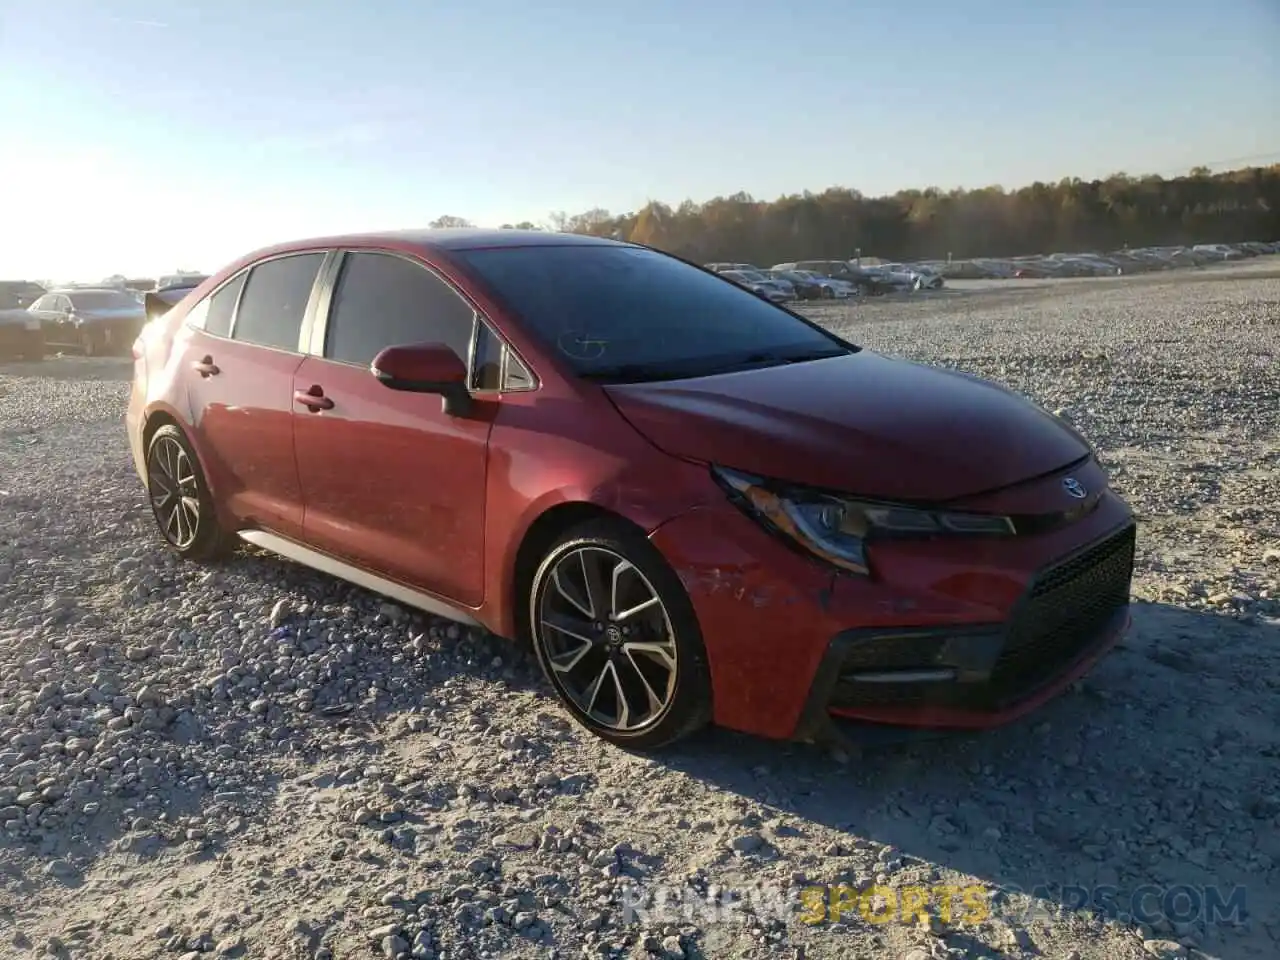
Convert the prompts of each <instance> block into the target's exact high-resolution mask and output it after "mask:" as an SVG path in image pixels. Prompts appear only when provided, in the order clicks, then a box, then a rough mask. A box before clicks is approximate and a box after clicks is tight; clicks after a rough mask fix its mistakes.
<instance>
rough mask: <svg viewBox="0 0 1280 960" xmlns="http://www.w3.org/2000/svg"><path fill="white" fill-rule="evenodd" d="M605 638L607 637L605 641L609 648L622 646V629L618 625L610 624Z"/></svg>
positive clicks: (606, 629) (605, 632)
mask: <svg viewBox="0 0 1280 960" xmlns="http://www.w3.org/2000/svg"><path fill="white" fill-rule="evenodd" d="M604 636H605V640H607V641H608V643H609V646H611V647H620V646H622V628H621V627H620V626H618V625H617V624H616V623H611V624H609V626H608V627H606V628H605V631H604Z"/></svg>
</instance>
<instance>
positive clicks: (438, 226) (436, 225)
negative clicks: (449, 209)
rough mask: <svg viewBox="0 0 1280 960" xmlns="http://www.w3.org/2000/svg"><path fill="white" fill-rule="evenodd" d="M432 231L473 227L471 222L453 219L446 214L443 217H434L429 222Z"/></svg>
mask: <svg viewBox="0 0 1280 960" xmlns="http://www.w3.org/2000/svg"><path fill="white" fill-rule="evenodd" d="M430 226H431V229H432V230H445V229H448V228H450V227H470V226H474V224H472V222H471V221H470V220H468V219H466V218H465V217H455V216H453V215H452V214H448V213H446V214H445V215H444V216H443V217H436V218H435V219H434V220H432V221H431V224H430Z"/></svg>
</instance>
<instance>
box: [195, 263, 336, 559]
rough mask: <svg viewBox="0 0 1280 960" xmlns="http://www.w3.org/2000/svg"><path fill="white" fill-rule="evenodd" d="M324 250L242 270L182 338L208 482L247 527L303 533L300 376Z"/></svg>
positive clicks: (198, 312)
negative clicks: (297, 413) (297, 421)
mask: <svg viewBox="0 0 1280 960" xmlns="http://www.w3.org/2000/svg"><path fill="white" fill-rule="evenodd" d="M324 259H325V253H324V252H314V253H301V254H290V255H286V256H282V257H275V258H272V259H269V260H264V261H261V262H259V263H257V264H255V265H254V266H253V267H250V268H249V269H247V270H245V271H243V272H241V273H240V274H238V275H236V276H235V277H233V278H231V280H229V281H228V282H227V283H225V284H223V285H222V286H221V287H220V288H219V289H218V290H216V291H214V292H213V293H212V294H211V295H210V296H208V297H206V298H205V300H204V301H203V302H202V303H201V304H198V305H197V306H196V307H194V308H193V309H192V311H191V313H190V314H189V315H188V326H187V330H186V331H185V334H184V341H183V342H182V344H181V351H182V358H181V363H182V367H181V372H182V375H183V376H184V377H185V378H186V381H187V384H188V397H189V399H190V403H191V414H192V423H194V424H195V428H196V432H197V440H198V442H199V443H200V446H201V453H202V455H203V456H204V459H205V469H206V471H207V472H208V475H209V481H210V483H211V484H212V485H213V486H214V489H215V490H216V491H217V492H218V495H219V499H220V500H221V501H222V502H223V503H224V504H225V505H226V507H227V509H228V512H229V513H230V514H231V517H230V518H229V519H232V520H234V522H235V523H236V525H237V526H239V527H242V528H243V527H249V528H259V529H264V530H272V531H275V532H276V533H279V534H282V535H284V536H287V537H292V538H294V539H298V538H300V537H301V535H302V492H301V487H300V484H299V481H298V467H297V463H296V461H295V460H294V456H293V374H294V372H295V371H296V370H297V369H298V366H299V365H300V364H301V363H302V352H301V346H300V344H301V343H302V341H303V338H304V337H305V335H306V332H307V331H306V324H307V321H308V319H309V317H310V316H311V311H312V310H313V309H314V308H313V306H312V304H311V302H312V298H313V293H314V291H315V288H316V279H317V277H318V276H319V274H320V267H321V264H322V263H323V262H324Z"/></svg>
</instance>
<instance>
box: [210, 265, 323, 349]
mask: <svg viewBox="0 0 1280 960" xmlns="http://www.w3.org/2000/svg"><path fill="white" fill-rule="evenodd" d="M324 256H325V255H324V254H323V253H303V254H295V255H293V256H288V257H278V258H276V259H274V260H268V261H266V262H265V263H260V264H258V265H257V266H256V267H254V268H253V269H252V270H251V271H250V272H249V278H248V280H246V281H245V286H244V295H243V296H242V297H241V298H240V308H239V310H238V311H237V312H236V317H235V326H234V328H233V329H232V331H231V335H232V337H233V338H234V339H236V340H243V341H245V342H246V343H255V344H258V345H259V346H263V347H273V348H275V349H277V350H290V351H294V352H296V351H297V349H298V336H299V333H300V331H301V330H302V320H303V317H305V316H306V313H307V303H308V301H310V299H311V291H312V289H313V288H314V287H315V282H316V274H317V273H319V271H320V264H321V263H322V262H323V261H324Z"/></svg>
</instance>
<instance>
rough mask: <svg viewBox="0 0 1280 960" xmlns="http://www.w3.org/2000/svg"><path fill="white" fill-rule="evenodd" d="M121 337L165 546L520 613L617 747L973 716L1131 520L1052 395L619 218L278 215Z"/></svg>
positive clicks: (144, 471) (1044, 657)
mask: <svg viewBox="0 0 1280 960" xmlns="http://www.w3.org/2000/svg"><path fill="white" fill-rule="evenodd" d="M637 331H643V335H642V336H639V335H637ZM135 358H136V359H135V364H134V381H133V386H132V392H131V396H130V400H129V405H128V412H127V416H126V423H127V430H128V436H129V443H130V449H131V452H132V456H133V462H134V465H135V467H136V469H137V472H138V474H139V476H140V478H141V479H142V481H143V483H144V484H145V488H146V491H147V495H148V498H149V501H150V504H151V509H152V513H153V516H154V520H155V523H156V529H157V531H158V533H159V534H160V536H161V537H163V539H164V540H165V542H166V543H167V544H168V546H169V548H171V549H172V550H173V551H174V552H175V553H176V554H177V555H178V556H180V557H183V558H188V559H192V560H196V559H199V560H206V561H207V560H212V559H214V558H216V557H218V556H219V555H222V554H225V553H226V551H227V550H228V549H229V548H230V547H231V546H232V545H233V544H235V543H236V542H239V541H241V540H243V541H247V542H249V543H251V544H255V545H257V546H259V547H263V548H266V549H268V550H272V551H275V552H277V553H279V554H282V555H284V556H286V557H290V558H292V559H294V560H295V561H297V562H300V563H302V564H306V565H309V566H312V567H314V568H316V569H318V570H320V571H323V572H325V573H328V574H331V575H336V576H338V577H342V578H345V579H347V580H349V581H352V582H354V583H357V584H360V585H362V586H364V587H365V588H367V589H370V590H374V591H377V592H380V593H382V594H385V595H387V596H390V597H392V598H395V599H396V600H399V601H400V602H402V603H405V604H408V605H411V606H415V607H419V608H421V609H424V610H428V611H431V612H432V613H434V614H436V615H438V616H443V617H448V618H451V619H453V620H455V621H458V622H461V623H463V624H467V625H472V626H478V627H481V628H483V629H487V630H488V631H490V632H492V633H494V634H497V635H498V636H503V637H510V638H512V639H516V640H521V641H524V642H527V643H528V644H529V645H530V646H531V648H532V650H533V652H534V655H535V656H536V657H537V659H538V662H539V664H540V665H541V666H542V669H543V671H544V673H545V675H546V678H547V681H548V683H549V685H550V686H551V688H552V689H553V690H555V692H556V693H557V694H558V695H559V697H560V698H561V701H562V702H563V704H564V707H565V709H566V711H567V712H568V713H569V714H570V715H571V716H572V717H573V718H574V719H575V720H576V721H577V722H578V723H580V724H581V725H582V726H583V727H585V728H586V729H587V730H590V731H591V732H592V733H594V734H596V735H598V736H600V737H601V738H603V739H605V740H607V741H609V742H611V743H614V744H618V745H621V746H623V747H626V748H630V749H651V748H657V747H660V746H663V745H665V744H668V743H671V742H672V741H675V740H678V739H680V738H682V737H685V736H687V735H689V734H690V733H692V732H693V731H695V730H697V729H699V728H700V727H702V726H704V725H705V724H707V723H708V722H714V723H717V724H719V725H722V726H725V727H729V728H732V729H737V730H740V731H744V732H747V733H752V734H756V735H760V736H767V737H777V738H796V739H801V740H814V739H821V738H822V737H823V736H824V735H825V734H827V733H829V732H831V731H832V728H834V727H836V726H837V725H838V724H839V723H841V722H843V721H845V720H859V721H864V722H866V721H870V722H880V723H883V724H897V725H903V724H905V725H908V726H945V727H951V728H956V727H962V728H969V729H974V728H980V727H991V726H996V725H999V724H1003V723H1007V722H1009V721H1011V720H1014V719H1016V718H1018V717H1020V716H1023V715H1025V714H1027V713H1029V712H1030V711H1032V710H1034V709H1036V708H1037V707H1038V706H1039V705H1041V704H1042V703H1044V702H1045V701H1046V700H1048V699H1049V698H1051V697H1052V696H1054V695H1055V694H1056V693H1058V692H1059V691H1061V690H1063V689H1064V688H1066V687H1067V686H1068V685H1069V684H1071V683H1072V682H1073V681H1074V680H1076V679H1077V678H1078V677H1080V676H1081V675H1083V674H1084V673H1086V672H1087V671H1088V670H1090V669H1091V668H1092V666H1093V665H1094V664H1095V663H1096V662H1097V661H1098V659H1099V658H1101V657H1102V656H1104V655H1105V654H1106V652H1107V651H1108V650H1109V649H1111V648H1112V647H1113V646H1114V645H1115V644H1116V643H1117V642H1118V640H1119V639H1120V637H1121V636H1122V635H1123V633H1124V631H1125V629H1126V627H1127V626H1128V623H1129V603H1130V583H1131V578H1132V574H1133V561H1134V551H1135V536H1136V526H1135V522H1134V517H1133V514H1132V512H1131V511H1130V509H1129V508H1128V507H1127V506H1126V504H1125V502H1124V500H1123V499H1122V498H1121V497H1120V496H1119V495H1118V494H1117V493H1116V492H1115V491H1114V490H1113V489H1112V488H1110V486H1109V484H1108V482H1107V476H1106V473H1105V472H1104V470H1103V468H1102V467H1101V466H1100V465H1099V463H1098V462H1097V460H1096V458H1095V456H1094V453H1093V451H1092V449H1091V448H1090V446H1089V444H1088V442H1087V441H1086V440H1085V439H1084V438H1083V437H1082V436H1080V434H1079V433H1077V432H1076V431H1075V430H1074V429H1072V428H1071V427H1070V426H1069V425H1068V424H1067V423H1066V422H1064V421H1062V420H1060V419H1058V418H1057V417H1054V416H1051V415H1050V414H1048V413H1047V412H1045V411H1044V410H1041V409H1040V408H1038V407H1036V406H1035V405H1033V404H1032V403H1031V402H1030V401H1028V400H1026V399H1025V398H1023V397H1021V396H1019V395H1017V394H1015V393H1013V392H1012V391H1010V390H1007V389H1005V388H1003V387H1001V386H999V385H997V384H994V383H990V382H986V381H981V380H978V379H977V378H975V377H971V376H969V375H965V374H961V373H958V372H955V371H952V370H945V369H940V368H936V367H933V366H929V365H925V364H918V363H912V362H909V361H907V360H900V359H895V358H891V357H888V356H882V355H879V354H876V353H873V352H871V351H870V350H865V349H862V348H860V347H859V346H857V345H856V344H853V343H850V342H849V341H846V340H843V339H841V338H839V337H837V336H835V335H833V334H831V333H830V332H828V331H826V330H824V329H823V328H821V327H820V326H818V325H817V324H814V323H811V322H809V321H807V320H804V319H803V318H801V317H798V316H797V315H795V314H793V313H791V312H790V311H787V310H782V309H779V308H777V307H776V306H774V305H772V304H769V303H767V302H765V301H764V300H763V299H761V298H760V297H758V296H753V295H751V294H748V293H747V292H745V291H744V290H742V289H741V288H740V287H738V286H736V285H735V284H733V283H725V282H722V281H721V280H719V279H717V278H716V277H713V276H711V275H710V274H709V273H708V272H707V271H705V270H700V269H697V268H695V267H693V266H691V265H690V264H688V263H686V262H684V261H682V260H679V259H677V258H675V257H670V256H667V255H665V254H663V253H660V252H659V251H656V250H653V249H649V248H646V247H640V246H633V245H630V244H624V243H618V242H613V241H608V240H603V239H599V238H593V237H583V236H576V237H574V236H566V235H563V234H548V233H542V232H534V231H528V232H526V231H519V230H493V231H456V230H449V231H423V232H417V233H414V232H409V233H397V234H371V235H362V236H353V237H341V238H328V239H319V240H312V241H300V242H296V243H289V244H282V245H280V246H277V247H273V248H270V249H267V250H261V251H258V252H257V253H254V254H250V255H248V256H246V257H244V258H242V259H240V260H238V261H236V262H235V263H233V264H230V265H229V266H228V267H226V268H225V269H224V270H222V271H220V272H219V273H218V274H217V275H216V276H215V277H214V278H213V280H211V281H210V282H209V283H208V284H207V285H206V286H203V287H201V288H200V290H198V291H196V292H195V293H193V294H192V295H190V296H188V297H186V298H185V299H184V300H183V301H182V302H181V303H179V304H178V305H177V306H176V307H175V308H174V309H173V310H172V311H170V312H169V313H168V314H166V315H165V316H164V317H163V318H162V319H161V320H160V321H159V322H157V323H153V324H149V325H148V326H147V328H146V330H145V332H144V333H143V335H142V336H141V337H139V339H138V341H137V343H136V344H135ZM958 412H962V415H957V413H958ZM726 578H728V579H727V582H726Z"/></svg>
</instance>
